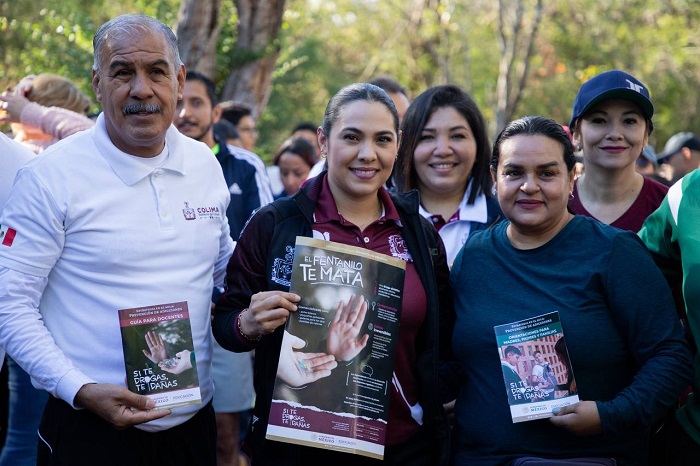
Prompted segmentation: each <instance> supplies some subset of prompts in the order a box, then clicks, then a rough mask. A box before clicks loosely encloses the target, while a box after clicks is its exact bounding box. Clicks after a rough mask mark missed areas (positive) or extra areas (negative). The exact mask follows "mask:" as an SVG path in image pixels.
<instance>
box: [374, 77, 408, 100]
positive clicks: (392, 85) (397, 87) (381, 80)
mask: <svg viewBox="0 0 700 466" xmlns="http://www.w3.org/2000/svg"><path fill="white" fill-rule="evenodd" d="M369 83H370V84H374V85H375V86H379V87H381V88H382V89H384V91H386V93H387V94H403V95H405V96H406V97H408V93H407V92H406V88H405V87H403V86H402V85H401V83H399V82H398V81H397V80H396V79H394V78H392V77H391V76H389V75H382V76H377V77H376V78H374V79H372V80H371V81H370V82H369Z"/></svg>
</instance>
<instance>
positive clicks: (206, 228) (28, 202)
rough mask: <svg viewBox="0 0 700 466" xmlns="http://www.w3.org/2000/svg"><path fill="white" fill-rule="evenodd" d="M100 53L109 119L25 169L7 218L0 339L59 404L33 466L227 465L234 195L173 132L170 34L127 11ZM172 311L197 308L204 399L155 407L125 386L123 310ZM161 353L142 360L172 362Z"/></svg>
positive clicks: (99, 91)
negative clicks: (214, 371) (221, 355)
mask: <svg viewBox="0 0 700 466" xmlns="http://www.w3.org/2000/svg"><path fill="white" fill-rule="evenodd" d="M93 45H94V51H95V60H94V65H93V89H94V91H95V95H96V97H97V100H98V101H99V102H100V103H101V104H102V107H103V110H104V111H103V113H102V114H101V115H100V116H99V117H98V119H97V122H96V124H95V126H94V127H93V128H92V129H90V130H88V131H85V132H82V133H78V134H76V135H74V136H72V137H70V138H68V139H66V140H65V141H63V142H62V143H60V144H56V145H55V146H53V147H51V148H49V149H48V150H46V151H45V152H44V155H43V156H42V157H41V158H39V159H37V160H36V161H34V162H32V163H30V164H29V165H28V166H26V167H24V168H23V169H22V170H20V172H19V174H18V176H17V178H16V181H15V184H14V187H13V189H12V192H11V194H10V197H9V199H8V201H7V204H6V206H5V208H4V209H3V212H2V215H1V216H0V225H2V229H3V231H7V232H10V233H11V235H9V236H7V235H6V236H5V237H6V238H10V239H9V240H7V241H3V242H2V244H1V245H0V342H1V344H2V347H3V349H5V350H6V351H7V353H8V354H9V355H10V356H12V358H13V359H14V360H15V361H17V362H18V363H19V364H20V365H21V366H22V367H23V368H24V369H25V370H26V371H27V372H28V373H29V374H30V375H31V376H32V379H33V382H34V384H35V385H36V386H38V387H41V388H44V389H46V390H47V391H48V392H49V393H50V394H51V395H52V396H51V397H50V399H49V402H48V403H47V406H46V408H45V411H44V416H43V419H42V422H41V425H40V428H39V438H40V451H39V459H38V463H37V464H40V465H74V466H81V465H85V466H87V465H95V464H100V465H114V466H117V465H124V464H139V465H164V464H167V465H182V466H185V465H187V466H189V465H202V466H204V465H206V466H215V464H216V454H215V440H216V426H215V421H214V412H213V409H212V407H211V398H212V392H213V389H212V381H211V375H210V369H211V354H212V342H211V331H210V307H211V290H212V287H213V286H214V285H217V284H221V283H222V282H223V277H224V273H225V269H226V264H227V262H228V258H229V256H230V255H231V252H232V249H233V246H232V240H231V238H230V236H229V226H228V221H227V219H226V215H225V212H226V208H227V207H228V203H229V192H228V189H227V186H226V183H225V181H224V177H223V175H222V173H221V168H220V166H219V164H218V163H217V162H216V160H215V159H214V158H213V157H211V151H210V149H209V148H208V147H207V146H206V145H205V144H202V143H200V142H197V141H195V140H193V139H191V138H188V137H186V136H184V135H182V134H180V133H179V132H178V130H177V129H176V128H175V127H174V126H172V121H173V115H174V112H175V107H176V104H177V101H178V100H179V99H180V98H182V89H183V84H184V80H185V67H184V65H183V64H182V62H181V60H180V57H179V54H178V49H177V40H176V39H175V36H174V34H173V33H172V31H171V30H170V29H169V28H168V27H167V26H165V25H164V24H162V23H161V22H159V21H157V20H155V19H153V18H150V17H148V16H142V15H124V16H119V17H117V18H115V19H113V20H111V21H109V22H107V23H105V24H104V25H102V26H101V27H100V28H99V30H98V31H97V33H96V34H95V38H94V40H93ZM173 303H176V304H177V305H178V306H179V307H180V308H186V309H187V310H188V311H189V317H188V318H189V324H190V327H191V333H192V335H191V342H192V345H193V347H188V348H186V349H188V350H191V358H190V362H191V363H192V367H193V369H195V371H196V373H197V376H198V382H199V388H200V391H201V399H202V402H201V403H200V404H193V405H187V406H182V407H177V408H173V409H154V408H155V404H156V403H155V401H154V399H152V398H150V397H147V396H144V395H142V394H137V393H132V392H130V391H129V390H128V389H127V388H126V386H127V384H126V379H127V376H131V374H127V373H126V369H125V354H124V353H126V352H127V351H126V348H124V347H123V345H122V337H121V329H120V313H119V311H120V310H122V311H123V310H129V309H134V308H154V309H158V308H159V307H161V306H165V307H167V306H168V305H171V304H173ZM143 344H144V347H145V343H143ZM182 349H183V348H170V350H171V351H170V353H175V352H176V351H180V350H182ZM149 350H150V351H149V352H148V353H146V352H145V350H144V354H146V355H147V356H148V359H149V360H150V361H148V360H146V359H145V356H144V361H145V362H144V367H146V366H148V364H149V362H154V358H155V359H157V360H159V362H161V363H163V362H164V361H166V359H165V358H167V357H168V356H169V357H171V358H172V356H173V354H166V351H165V348H161V349H160V350H157V349H156V348H149ZM138 351H139V352H140V351H141V349H140V348H139V349H138ZM129 354H131V353H129ZM188 354H189V352H188Z"/></svg>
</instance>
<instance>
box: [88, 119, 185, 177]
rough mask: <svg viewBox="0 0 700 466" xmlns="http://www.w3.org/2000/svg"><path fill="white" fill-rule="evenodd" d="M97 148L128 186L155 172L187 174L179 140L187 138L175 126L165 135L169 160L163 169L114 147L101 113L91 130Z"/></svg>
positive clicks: (182, 149)
mask: <svg viewBox="0 0 700 466" xmlns="http://www.w3.org/2000/svg"><path fill="white" fill-rule="evenodd" d="M90 131H91V133H92V139H93V142H94V143H95V146H96V147H97V149H98V150H99V151H100V153H101V154H102V156H103V157H104V158H105V160H106V161H107V163H108V164H109V166H110V167H112V170H114V173H116V174H117V176H118V177H119V179H121V180H122V182H123V183H124V184H125V185H127V186H132V185H134V184H136V183H137V182H138V181H140V180H142V179H143V178H145V177H147V176H149V175H150V174H151V173H153V172H154V171H155V170H171V171H174V172H177V173H180V174H182V175H184V174H185V151H184V148H183V147H182V144H180V141H179V138H181V137H186V136H183V135H182V134H180V132H179V131H178V130H177V128H175V126H173V125H170V127H169V128H168V131H167V132H166V133H165V141H166V144H167V145H168V150H169V153H168V159H167V160H166V161H165V163H164V164H163V166H162V167H150V166H148V165H147V164H144V163H141V162H139V161H138V160H134V159H133V157H129V156H128V155H129V154H127V153H126V152H123V151H121V150H120V149H118V148H117V146H115V145H114V143H113V142H112V140H111V139H110V137H109V134H108V133H107V126H106V124H105V118H104V114H103V113H100V115H99V116H98V117H97V121H96V122H95V126H93V127H92V129H91V130H90Z"/></svg>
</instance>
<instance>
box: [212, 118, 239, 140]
mask: <svg viewBox="0 0 700 466" xmlns="http://www.w3.org/2000/svg"><path fill="white" fill-rule="evenodd" d="M214 137H215V138H216V140H218V141H221V142H226V141H227V140H229V139H238V138H240V137H241V135H240V134H239V133H238V129H237V128H236V125H234V124H233V123H231V122H230V121H228V120H224V119H223V118H222V119H220V120H219V121H217V122H216V123H214Z"/></svg>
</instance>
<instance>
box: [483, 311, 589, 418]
mask: <svg viewBox="0 0 700 466" xmlns="http://www.w3.org/2000/svg"><path fill="white" fill-rule="evenodd" d="M494 330H495V332H496V342H497V345H498V354H499V357H500V359H501V369H502V371H503V380H504V382H505V386H506V396H507V397H508V404H509V405H510V413H511V417H512V419H513V422H514V423H516V422H524V421H532V420H535V419H543V418H548V417H552V416H553V414H552V409H553V408H557V407H561V406H567V405H570V404H573V403H576V402H578V401H579V399H578V392H577V390H576V380H575V379H574V372H573V369H572V367H571V362H570V359H569V351H568V349H567V347H566V340H565V339H564V332H563V331H562V326H561V322H560V321H559V312H557V311H554V312H550V313H548V314H543V315H540V316H537V317H532V318H530V319H525V320H521V321H518V322H512V323H509V324H504V325H497V326H495V327H494Z"/></svg>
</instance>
